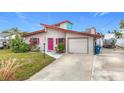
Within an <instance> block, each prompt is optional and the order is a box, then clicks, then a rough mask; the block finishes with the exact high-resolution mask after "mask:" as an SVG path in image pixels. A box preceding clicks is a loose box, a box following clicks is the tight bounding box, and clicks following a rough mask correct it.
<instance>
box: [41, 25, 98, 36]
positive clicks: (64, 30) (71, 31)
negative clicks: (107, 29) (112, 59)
mask: <svg viewBox="0 0 124 93" xmlns="http://www.w3.org/2000/svg"><path fill="white" fill-rule="evenodd" d="M40 25H42V26H45V27H46V28H52V29H55V30H59V31H62V32H69V33H74V34H80V35H86V36H92V37H97V35H94V34H89V33H86V32H77V31H73V30H66V29H62V28H58V27H56V26H51V25H46V24H40Z"/></svg>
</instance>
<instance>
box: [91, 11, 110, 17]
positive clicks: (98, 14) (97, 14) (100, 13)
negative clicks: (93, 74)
mask: <svg viewBox="0 0 124 93" xmlns="http://www.w3.org/2000/svg"><path fill="white" fill-rule="evenodd" d="M109 13H110V12H96V13H94V14H93V16H94V17H96V16H104V15H106V14H109Z"/></svg>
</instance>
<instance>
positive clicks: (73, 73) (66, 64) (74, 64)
mask: <svg viewBox="0 0 124 93" xmlns="http://www.w3.org/2000/svg"><path fill="white" fill-rule="evenodd" d="M92 61H93V56H90V55H82V54H65V55H63V56H62V57H61V58H59V59H57V60H55V61H54V62H53V63H51V64H50V65H48V66H47V67H45V68H44V69H43V70H41V71H40V72H39V73H37V74H35V75H34V76H33V77H31V78H30V79H29V80H31V81H32V80H55V81H58V80H59V81H60V80H90V79H91V71H92Z"/></svg>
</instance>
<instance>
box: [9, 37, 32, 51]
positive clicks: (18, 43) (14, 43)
mask: <svg viewBox="0 0 124 93" xmlns="http://www.w3.org/2000/svg"><path fill="white" fill-rule="evenodd" d="M9 47H10V49H11V50H12V51H13V52H15V53H23V52H28V51H29V50H30V47H29V45H28V44H26V43H25V42H24V41H23V39H22V38H21V37H19V36H16V37H15V39H11V40H10V42H9Z"/></svg>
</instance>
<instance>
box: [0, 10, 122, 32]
mask: <svg viewBox="0 0 124 93" xmlns="http://www.w3.org/2000/svg"><path fill="white" fill-rule="evenodd" d="M123 18H124V13H123V12H0V31H3V30H6V29H9V28H12V27H18V28H19V29H21V30H23V31H26V32H32V31H37V30H40V29H42V28H43V27H42V26H40V25H39V23H45V24H55V23H57V22H61V21H63V20H69V21H71V22H72V23H73V24H74V25H73V30H76V31H84V30H85V29H86V28H89V27H95V28H96V29H97V32H102V33H107V32H108V30H110V31H111V30H113V29H119V22H120V20H121V19H123Z"/></svg>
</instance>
